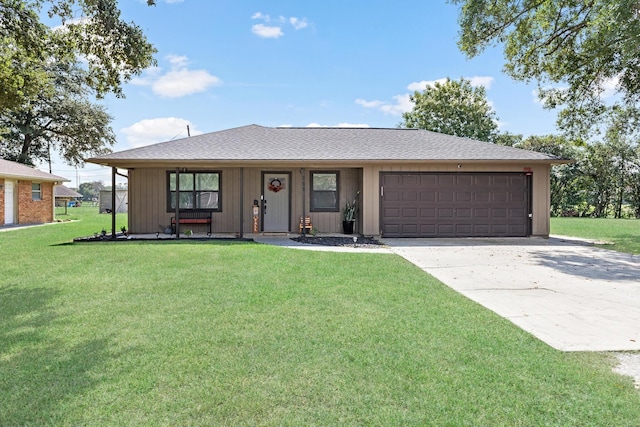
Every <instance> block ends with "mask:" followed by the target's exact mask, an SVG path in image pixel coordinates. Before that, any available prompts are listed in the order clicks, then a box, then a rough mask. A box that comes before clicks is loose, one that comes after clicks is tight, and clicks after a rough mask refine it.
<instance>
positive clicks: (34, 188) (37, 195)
mask: <svg viewBox="0 0 640 427" xmlns="http://www.w3.org/2000/svg"><path fill="white" fill-rule="evenodd" d="M31 200H42V184H40V183H32V184H31Z"/></svg>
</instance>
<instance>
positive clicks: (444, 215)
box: [380, 172, 530, 237]
mask: <svg viewBox="0 0 640 427" xmlns="http://www.w3.org/2000/svg"><path fill="white" fill-rule="evenodd" d="M529 181H530V180H529V177H528V176H527V175H525V174H524V173H395V172H394V173H382V174H381V176H380V182H381V187H382V188H381V189H380V194H381V197H380V200H381V201H380V203H381V216H380V221H381V228H382V235H383V236H385V237H521V236H528V235H529V234H530V231H529V224H530V219H529V212H530V209H529V206H530V198H529Z"/></svg>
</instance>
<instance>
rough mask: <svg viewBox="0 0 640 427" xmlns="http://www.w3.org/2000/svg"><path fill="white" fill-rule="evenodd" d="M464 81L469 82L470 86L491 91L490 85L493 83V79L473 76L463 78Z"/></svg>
mask: <svg viewBox="0 0 640 427" xmlns="http://www.w3.org/2000/svg"><path fill="white" fill-rule="evenodd" d="M465 79H467V80H469V81H471V86H484V87H485V89H491V85H492V84H493V82H494V81H495V79H494V78H493V77H490V76H473V77H465Z"/></svg>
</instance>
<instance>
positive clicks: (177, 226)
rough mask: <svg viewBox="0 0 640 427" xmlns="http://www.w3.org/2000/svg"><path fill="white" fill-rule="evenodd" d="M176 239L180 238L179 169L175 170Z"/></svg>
mask: <svg viewBox="0 0 640 427" xmlns="http://www.w3.org/2000/svg"><path fill="white" fill-rule="evenodd" d="M174 215H175V217H176V239H179V238H180V168H176V211H175V213H174Z"/></svg>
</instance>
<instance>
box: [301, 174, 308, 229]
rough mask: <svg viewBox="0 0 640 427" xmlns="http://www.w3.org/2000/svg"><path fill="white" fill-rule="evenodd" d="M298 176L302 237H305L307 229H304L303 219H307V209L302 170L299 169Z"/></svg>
mask: <svg viewBox="0 0 640 427" xmlns="http://www.w3.org/2000/svg"><path fill="white" fill-rule="evenodd" d="M300 175H301V176H302V237H304V236H306V234H307V228H306V227H305V225H306V224H305V223H304V219H305V218H306V217H307V208H306V204H305V199H306V196H305V187H304V168H300Z"/></svg>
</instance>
